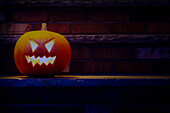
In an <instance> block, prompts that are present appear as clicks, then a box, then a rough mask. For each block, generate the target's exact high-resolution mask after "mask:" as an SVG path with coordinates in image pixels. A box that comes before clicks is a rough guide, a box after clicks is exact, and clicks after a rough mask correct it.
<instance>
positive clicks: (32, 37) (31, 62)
mask: <svg viewBox="0 0 170 113" xmlns="http://www.w3.org/2000/svg"><path fill="white" fill-rule="evenodd" d="M70 59H71V48H70V44H69V42H68V41H67V40H66V38H65V37H64V36H62V35H60V34H58V33H55V32H51V31H46V24H45V23H43V24H42V29H41V31H30V32H27V33H25V34H23V35H22V36H21V37H20V38H19V39H18V41H17V43H16V45H15V50H14V60H15V64H16V66H17V68H18V70H19V71H20V72H21V73H22V74H24V75H30V76H32V75H42V76H45V75H54V74H58V73H61V72H62V71H63V70H64V69H65V68H66V67H67V66H68V65H69V62H70Z"/></svg>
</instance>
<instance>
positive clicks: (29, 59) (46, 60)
mask: <svg viewBox="0 0 170 113" xmlns="http://www.w3.org/2000/svg"><path fill="white" fill-rule="evenodd" d="M25 58H26V59H27V62H28V63H29V62H32V65H33V67H34V66H35V64H37V63H38V64H39V65H42V64H43V63H44V64H45V65H48V64H49V63H51V64H53V63H54V61H55V59H56V56H54V57H48V58H47V57H46V56H43V57H42V58H41V57H37V58H35V56H34V55H33V56H31V57H30V56H26V55H25Z"/></svg>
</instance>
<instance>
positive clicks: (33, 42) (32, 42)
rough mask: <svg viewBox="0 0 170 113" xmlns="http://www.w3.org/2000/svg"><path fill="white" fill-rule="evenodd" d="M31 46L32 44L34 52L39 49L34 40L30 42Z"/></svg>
mask: <svg viewBox="0 0 170 113" xmlns="http://www.w3.org/2000/svg"><path fill="white" fill-rule="evenodd" d="M30 44H31V49H32V52H34V51H35V49H36V48H37V47H38V44H37V43H36V42H35V41H33V40H30Z"/></svg>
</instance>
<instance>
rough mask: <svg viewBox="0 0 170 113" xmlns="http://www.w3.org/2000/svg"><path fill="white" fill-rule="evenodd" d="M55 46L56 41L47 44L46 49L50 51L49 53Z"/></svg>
mask: <svg viewBox="0 0 170 113" xmlns="http://www.w3.org/2000/svg"><path fill="white" fill-rule="evenodd" d="M53 44H54V39H53V40H51V41H49V42H48V43H46V44H45V47H46V49H47V50H48V52H50V51H51V49H52V47H53Z"/></svg>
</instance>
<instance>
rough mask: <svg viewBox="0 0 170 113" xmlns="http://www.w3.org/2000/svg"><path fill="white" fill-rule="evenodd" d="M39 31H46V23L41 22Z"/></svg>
mask: <svg viewBox="0 0 170 113" xmlns="http://www.w3.org/2000/svg"><path fill="white" fill-rule="evenodd" d="M41 31H47V24H46V23H42V27H41Z"/></svg>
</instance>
